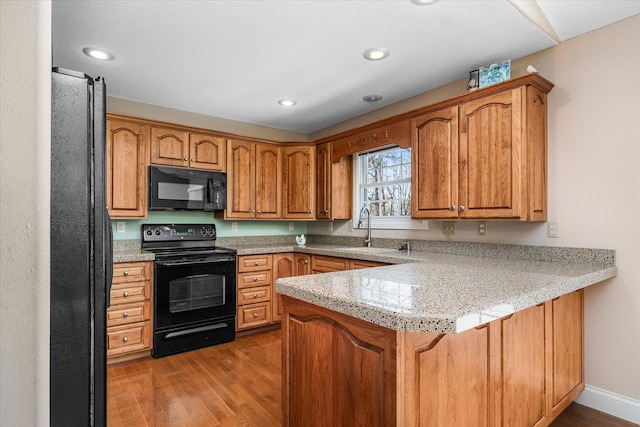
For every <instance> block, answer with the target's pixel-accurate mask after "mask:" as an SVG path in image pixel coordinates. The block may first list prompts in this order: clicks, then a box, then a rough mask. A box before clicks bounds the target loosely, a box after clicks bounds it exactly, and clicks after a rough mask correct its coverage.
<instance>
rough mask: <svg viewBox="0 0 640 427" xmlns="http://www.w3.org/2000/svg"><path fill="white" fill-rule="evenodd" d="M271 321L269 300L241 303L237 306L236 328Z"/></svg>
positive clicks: (250, 326) (259, 324) (266, 323)
mask: <svg viewBox="0 0 640 427" xmlns="http://www.w3.org/2000/svg"><path fill="white" fill-rule="evenodd" d="M269 323H271V302H270V301H268V302H261V303H258V304H251V305H243V306H241V307H238V329H245V328H252V327H254V326H262V325H268V324H269Z"/></svg>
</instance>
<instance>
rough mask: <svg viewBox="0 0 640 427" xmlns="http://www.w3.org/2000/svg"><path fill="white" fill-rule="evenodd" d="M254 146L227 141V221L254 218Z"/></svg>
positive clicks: (241, 142)
mask: <svg viewBox="0 0 640 427" xmlns="http://www.w3.org/2000/svg"><path fill="white" fill-rule="evenodd" d="M255 153H256V147H255V144H254V143H252V142H248V141H237V140H229V142H228V146H227V169H228V175H227V209H226V211H225V218H227V219H235V218H237V219H247V218H255V214H256V212H255V210H256V203H255V193H256V191H255V183H256V181H255V172H254V167H255V164H254V163H255Z"/></svg>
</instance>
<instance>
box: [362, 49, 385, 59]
mask: <svg viewBox="0 0 640 427" xmlns="http://www.w3.org/2000/svg"><path fill="white" fill-rule="evenodd" d="M362 56H364V58H365V59H368V60H369V61H379V60H381V59H384V58H386V57H387V56H389V49H387V48H386V47H372V48H371V49H367V50H365V51H364V53H363V54H362Z"/></svg>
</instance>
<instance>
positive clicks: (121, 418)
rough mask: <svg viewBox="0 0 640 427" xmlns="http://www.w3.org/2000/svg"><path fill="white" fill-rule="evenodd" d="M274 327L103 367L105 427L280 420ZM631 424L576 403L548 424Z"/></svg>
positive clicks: (609, 426) (249, 423) (581, 426)
mask: <svg viewBox="0 0 640 427" xmlns="http://www.w3.org/2000/svg"><path fill="white" fill-rule="evenodd" d="M281 346H282V340H281V333H280V330H275V331H270V332H266V333H260V334H255V335H250V336H244V337H241V338H237V339H236V340H235V341H234V342H232V343H227V344H221V345H217V346H214V347H209V348H205V349H202V350H196V351H191V352H187V353H183V354H179V355H175V356H169V357H165V358H161V359H152V358H149V359H144V360H141V361H135V362H129V363H123V364H119V365H112V366H109V368H108V371H107V425H108V426H109V427H120V426H126V427H143V426H157V427H161V426H183V427H201V426H206V427H214V426H256V427H262V426H264V427H271V426H274V427H275V426H280V425H281V424H282V408H281V404H282V403H281V402H282V397H281V392H280V390H281V367H282V356H281V354H282V351H281ZM596 426H597V427H632V426H636V427H637V425H636V424H633V423H628V422H625V421H622V420H619V419H617V418H614V417H611V416H609V415H606V414H603V413H601V412H598V411H596V410H593V409H590V408H587V407H585V406H582V405H578V404H576V403H573V404H571V406H569V408H567V410H565V411H564V412H563V413H562V414H561V415H560V416H559V417H558V418H557V419H556V420H555V421H554V422H553V424H551V427H596Z"/></svg>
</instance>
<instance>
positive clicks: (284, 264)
mask: <svg viewBox="0 0 640 427" xmlns="http://www.w3.org/2000/svg"><path fill="white" fill-rule="evenodd" d="M295 275H296V264H295V260H294V256H293V254H292V253H288V254H276V255H274V256H273V286H272V288H273V298H271V301H272V302H273V309H272V310H271V312H272V320H273V321H274V322H276V321H277V322H279V321H280V319H281V318H282V298H281V296H280V294H279V293H278V292H276V285H275V283H276V280H278V279H279V278H281V277H291V276H295Z"/></svg>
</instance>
